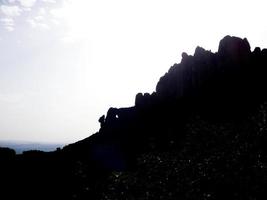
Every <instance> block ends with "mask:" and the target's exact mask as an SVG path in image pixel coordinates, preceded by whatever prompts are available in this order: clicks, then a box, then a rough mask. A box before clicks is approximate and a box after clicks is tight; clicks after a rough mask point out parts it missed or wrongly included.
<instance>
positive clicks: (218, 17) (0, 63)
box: [0, 0, 267, 142]
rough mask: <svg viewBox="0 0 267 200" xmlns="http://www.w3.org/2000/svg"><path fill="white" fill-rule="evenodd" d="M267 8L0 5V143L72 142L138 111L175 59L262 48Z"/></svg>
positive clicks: (35, 1) (139, 3) (82, 0)
mask: <svg viewBox="0 0 267 200" xmlns="http://www.w3.org/2000/svg"><path fill="white" fill-rule="evenodd" d="M265 4H266V3H265V2H264V1H258V0H253V1H244V0H243V1H233V0H227V1H226V0H224V1H215V0H212V1H208V0H202V1H199V0H195V1H193V0H184V1H181V0H173V1H171V0H164V1H163V0H162V1H159V0H134V1H128V0H112V1H110V0H95V1H91V0H0V52H1V54H0V140H16V141H37V142H74V141H77V140H80V139H83V138H85V137H87V136H89V135H91V134H92V133H94V132H96V131H97V130H98V128H99V125H98V118H99V117H100V116H101V115H102V114H105V113H106V111H107V110H108V108H109V107H111V106H113V107H125V106H132V105H133V104H134V97H135V94H136V93H138V92H150V93H151V92H153V91H154V90H155V86H156V83H157V81H158V79H159V78H160V76H162V75H163V74H164V73H165V72H166V71H167V70H168V69H169V67H170V66H171V65H173V64H174V63H178V62H180V59H181V53H182V52H188V53H189V54H192V53H193V52H194V49H195V47H196V46H197V45H199V46H202V47H204V48H206V49H208V50H212V51H217V47H218V43H219V40H220V39H221V38H222V37H223V36H225V35H227V34H230V35H236V36H239V37H247V38H248V40H249V41H250V44H251V46H252V49H253V48H254V47H255V46H260V47H267V24H266V22H265V21H266V19H267V12H266V5H265Z"/></svg>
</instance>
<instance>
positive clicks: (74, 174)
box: [5, 36, 267, 199]
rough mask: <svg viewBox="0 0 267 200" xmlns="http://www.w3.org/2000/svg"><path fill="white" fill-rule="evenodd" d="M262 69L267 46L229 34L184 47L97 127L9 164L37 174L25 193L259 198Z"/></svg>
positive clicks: (266, 97)
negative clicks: (212, 46)
mask: <svg viewBox="0 0 267 200" xmlns="http://www.w3.org/2000/svg"><path fill="white" fill-rule="evenodd" d="M266 77H267V49H263V50H261V49H260V48H255V50H253V51H251V49H250V45H249V43H248V41H247V39H240V38H237V37H231V36H226V37H224V38H223V39H222V40H221V41H220V44H219V48H218V52H216V53H212V52H210V51H207V50H205V49H203V48H201V47H197V48H196V50H195V53H194V55H187V54H186V53H183V54H182V61H181V63H179V64H175V65H173V66H172V67H171V68H170V69H169V71H168V72H167V73H166V74H165V75H164V76H162V77H161V78H160V80H159V82H158V84H157V86H156V91H155V92H154V93H152V94H148V93H145V94H141V93H139V94H137V95H136V99H135V105H134V106H133V107H129V108H110V109H109V110H108V112H107V114H106V115H103V116H102V117H100V119H99V122H100V124H101V128H100V130H99V132H97V133H96V134H94V135H92V136H90V137H88V138H86V139H84V140H81V141H78V142H77V143H74V144H70V145H68V146H66V147H64V148H63V149H62V150H58V151H56V152H51V153H48V154H46V153H41V152H31V153H30V154H27V153H26V154H24V155H22V156H17V157H16V158H12V162H10V165H12V169H13V170H14V171H15V173H12V172H8V173H10V174H12V180H13V181H14V182H16V181H18V180H22V179H29V180H31V181H29V183H27V184H25V185H24V186H23V187H22V189H21V188H19V189H18V191H23V192H24V194H26V196H27V194H28V193H30V189H31V188H35V191H36V194H38V193H43V192H44V191H45V189H46V190H47V191H48V192H46V194H47V197H49V198H50V197H51V194H52V193H53V194H55V195H56V197H58V198H62V197H64V198H67V199H69V198H70V199H75V198H76V199H85V198H89V197H90V198H93V199H158V198H159V197H160V196H162V195H163V199H177V198H178V197H179V198H182V199H185V198H189V197H190V199H208V198H210V197H214V198H215V199H220V198H219V197H221V198H222V197H224V198H230V199H231V198H234V197H236V198H241V197H242V195H243V196H244V197H249V198H250V199H253V198H256V197H258V196H257V195H256V193H257V194H259V193H262V188H263V186H264V185H266V184H267V181H266V180H267V179H266V177H267V171H266V170H265V168H264V166H265V165H266V166H267V159H266V158H267V153H266V152H267V150H266V148H265V146H266V145H265V144H266V142H267V137H266V130H267V128H266V127H267V119H266V116H267V115H266V113H267V109H266V103H265V102H267V79H266ZM7 166H8V165H7ZM253 166H254V167H255V166H256V168H255V169H257V170H258V172H259V173H258V172H257V173H256V172H255V170H254V168H253ZM5 169H8V167H6V168H5ZM252 169H253V170H252ZM251 170H252V171H251ZM8 173H7V174H6V175H5V177H9V176H8ZM240 176H243V177H245V179H246V180H243V179H242V180H241V179H239V177H240ZM259 176H261V177H262V178H257V177H259ZM44 180H54V181H53V183H52V184H51V185H50V186H47V185H45V184H44ZM253 180H254V181H256V182H255V184H254V183H252V182H251V181H253ZM33 182H38V183H40V185H41V186H40V187H37V186H36V185H35V184H32V183H33ZM147 182H149V183H151V184H150V185H149V184H144V183H147ZM240 182H244V184H243V183H242V184H241V183H240ZM159 183H160V184H159ZM216 187H219V189H216ZM44 188H45V189H44ZM222 188H226V189H225V191H224V190H223V189H222ZM232 188H234V189H232ZM238 188H239V189H240V188H241V189H244V190H247V193H246V194H245V193H242V191H241V190H239V189H238ZM248 188H252V189H248ZM31 191H32V190H31ZM33 196H34V195H33ZM74 197H75V198H74ZM249 198H248V199H249Z"/></svg>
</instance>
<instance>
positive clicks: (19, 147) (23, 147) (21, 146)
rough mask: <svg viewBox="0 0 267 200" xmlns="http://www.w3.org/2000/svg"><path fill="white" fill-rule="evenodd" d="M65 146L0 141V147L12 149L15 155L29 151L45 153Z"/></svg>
mask: <svg viewBox="0 0 267 200" xmlns="http://www.w3.org/2000/svg"><path fill="white" fill-rule="evenodd" d="M65 145H66V144H55V143H34V142H13V141H0V147H8V148H10V149H14V150H15V151H16V153H17V154H22V153H23V151H29V150H40V151H45V152H49V151H55V150H56V149H57V148H62V147H63V146H65Z"/></svg>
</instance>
